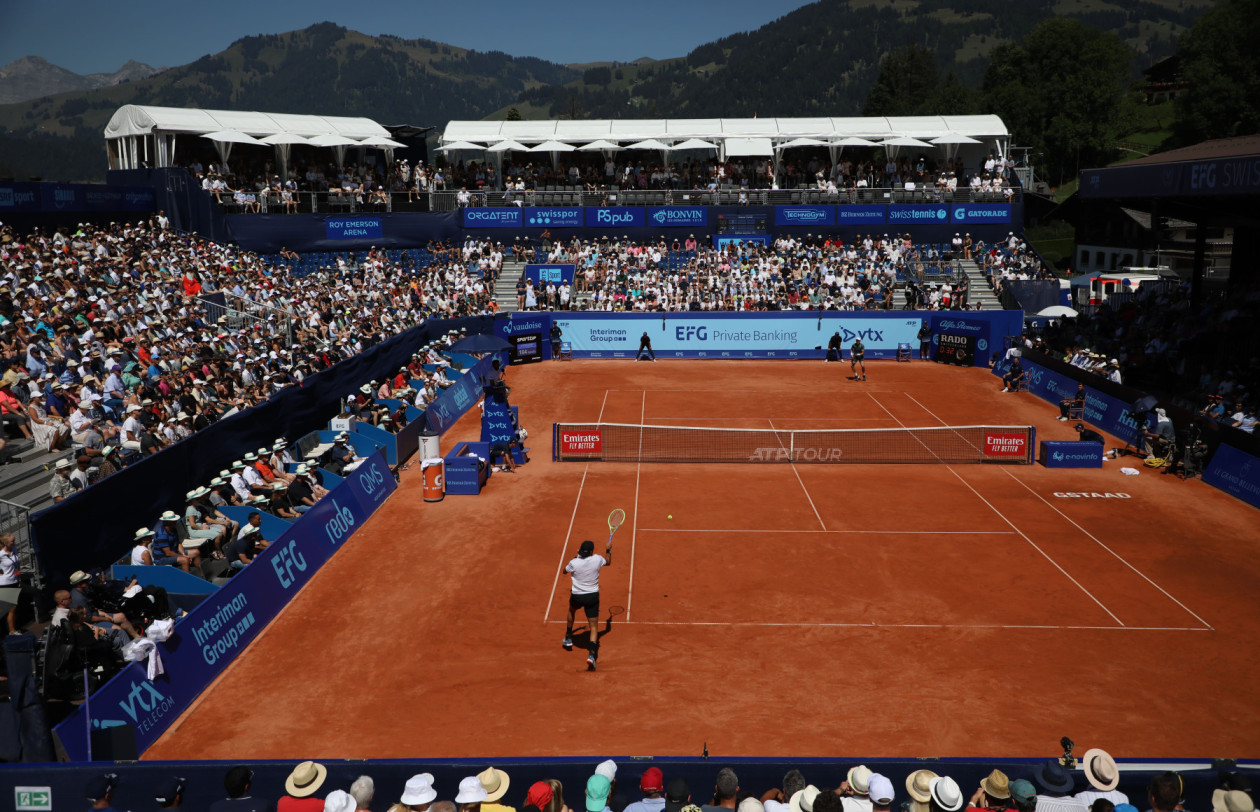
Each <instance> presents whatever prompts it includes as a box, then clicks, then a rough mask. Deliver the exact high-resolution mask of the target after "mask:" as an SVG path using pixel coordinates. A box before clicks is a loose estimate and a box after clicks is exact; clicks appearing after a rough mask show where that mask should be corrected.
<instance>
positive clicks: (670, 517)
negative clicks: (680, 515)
mask: <svg viewBox="0 0 1260 812" xmlns="http://www.w3.org/2000/svg"><path fill="white" fill-rule="evenodd" d="M665 518H666V519H672V518H674V514H672V513H671V514H669V515H668V516H666V517H665Z"/></svg>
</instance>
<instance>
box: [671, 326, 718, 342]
mask: <svg viewBox="0 0 1260 812" xmlns="http://www.w3.org/2000/svg"><path fill="white" fill-rule="evenodd" d="M693 336H694V337H695V339H696V340H697V341H708V340H709V329H708V328H707V327H705V326H703V325H700V326H698V327H697V326H695V325H688V326H685V327H684V326H678V327H675V328H674V338H676V339H677V340H679V341H690V340H691V338H692V337H693Z"/></svg>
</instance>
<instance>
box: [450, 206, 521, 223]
mask: <svg viewBox="0 0 1260 812" xmlns="http://www.w3.org/2000/svg"><path fill="white" fill-rule="evenodd" d="M463 211H464V228H520V227H521V223H522V221H523V220H522V217H521V210H520V209H518V208H516V207H515V206H508V207H506V208H502V209H464V210H463Z"/></svg>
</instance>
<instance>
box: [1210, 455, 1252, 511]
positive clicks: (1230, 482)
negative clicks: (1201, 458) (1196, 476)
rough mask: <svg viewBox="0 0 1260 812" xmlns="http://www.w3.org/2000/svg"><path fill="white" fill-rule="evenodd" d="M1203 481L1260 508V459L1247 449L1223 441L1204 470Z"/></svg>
mask: <svg viewBox="0 0 1260 812" xmlns="http://www.w3.org/2000/svg"><path fill="white" fill-rule="evenodd" d="M1203 481H1204V482H1206V483H1207V484H1209V485H1212V486H1213V487H1216V488H1220V489H1221V490H1223V491H1225V493H1228V494H1229V495H1231V496H1236V497H1238V498H1239V499H1241V500H1243V501H1244V502H1246V503H1247V504H1249V505H1251V506H1253V507H1258V508H1260V459H1257V458H1256V457H1254V456H1252V455H1251V454H1248V453H1247V452H1246V451H1240V450H1239V449H1237V448H1234V447H1233V446H1232V445H1227V444H1225V443H1221V445H1220V446H1218V447H1217V449H1216V453H1215V454H1213V455H1212V461H1211V462H1209V463H1208V466H1207V470H1205V471H1204V472H1203Z"/></svg>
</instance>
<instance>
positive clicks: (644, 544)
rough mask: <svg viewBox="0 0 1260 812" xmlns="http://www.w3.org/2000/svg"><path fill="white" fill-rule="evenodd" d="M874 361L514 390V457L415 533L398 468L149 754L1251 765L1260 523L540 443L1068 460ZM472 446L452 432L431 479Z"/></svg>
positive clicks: (982, 403) (1213, 495)
mask: <svg viewBox="0 0 1260 812" xmlns="http://www.w3.org/2000/svg"><path fill="white" fill-rule="evenodd" d="M868 366H869V370H868V372H869V380H868V381H866V382H865V383H859V382H855V381H852V380H848V379H846V378H845V376H846V375H847V374H848V366H847V365H841V364H822V363H816V362H815V363H810V362H797V363H784V362H774V361H766V362H758V361H691V362H686V361H667V362H661V363H656V364H651V363H641V364H636V363H633V362H624V361H617V362H611V361H575V362H572V363H551V364H543V365H537V366H532V367H523V368H513V369H512V370H510V371H509V376H508V381H509V384H510V385H511V387H512V396H511V397H512V403H513V404H514V405H518V406H519V407H520V415H521V421H522V423H523V424H524V425H525V426H526V427H527V428H529V429H530V434H531V436H530V445H531V446H532V449H533V450H532V462H530V463H529V464H528V465H526V466H524V467H523V468H521V469H519V470H518V472H517V473H515V474H496V475H495V476H494V477H493V478H492V480H491V482H490V484H489V486H488V487H487V489H486V490H485V491H483V493H482V494H481V496H479V497H471V496H449V497H447V498H446V499H445V501H443V502H440V503H428V504H427V503H424V502H423V501H422V499H421V495H420V493H421V482H420V472H419V470H418V466H412V467H411V468H410V469H408V470H406V471H404V473H403V477H402V485H401V487H400V489H399V491H398V492H397V493H396V494H395V495H394V496H393V497H391V499H390V501H389V502H388V504H386V505H385V506H384V507H383V508H382V509H381V510H380V511H379V512H378V513H377V514H376V515H375V516H374V517H373V518H372V519H371V520H370V521H369V522H368V523H367V524H366V525H365V526H364V527H363V529H361V530H360V531H359V532H358V533H357V534H356V535H355V536H354V537H353V538H352V539H351V541H350V542H349V543H347V544H346V545H345V547H344V548H343V549H342V550H341V551H340V552H339V553H338V554H337V556H336V557H334V558H333V559H332V561H330V562H329V563H328V564H327V565H326V566H325V567H324V568H323V569H322V570H321V571H320V572H319V573H318V574H317V575H316V576H315V578H314V579H313V580H312V581H311V583H310V584H308V585H307V587H306V588H305V589H304V590H303V591H302V592H301V593H300V594H299V595H298V596H297V598H296V599H295V600H294V601H293V602H292V603H291V604H290V605H289V606H288V607H287V608H286V609H285V610H284V612H283V613H282V614H281V615H280V617H279V618H278V619H277V620H276V621H275V622H274V623H273V624H272V625H271V626H270V627H269V628H267V629H266V630H265V631H264V632H263V634H262V635H261V636H260V637H259V638H258V639H257V640H256V641H255V642H254V643H253V644H252V645H251V646H250V647H249V648H248V649H247V650H246V651H245V652H244V653H243V654H242V655H241V656H239V657H238V658H237V660H236V662H235V663H234V664H233V665H232V666H231V667H229V669H228V670H227V671H226V673H225V674H224V675H223V676H222V677H221V678H220V679H219V680H218V681H217V682H216V683H215V684H214V685H213V686H212V687H211V688H210V689H209V690H208V691H207V692H206V693H205V694H204V695H203V696H202V697H201V699H200V700H199V702H198V703H196V704H195V705H194V706H193V707H192V708H191V709H190V710H189V711H188V712H187V713H185V714H184V715H183V717H181V718H180V719H179V720H178V722H176V724H175V725H173V726H172V728H171V730H170V731H169V732H168V733H167V734H166V735H165V736H164V737H163V738H162V739H161V740H160V741H159V742H158V743H157V744H156V745H154V746H153V747H152V748H150V750H149V751H148V752H147V753H146V758H150V759H194V758H195V759H206V758H209V759H229V758H231V759H261V758H297V757H302V758H355V757H358V758H412V757H472V756H478V757H482V758H486V757H491V756H512V755H522V756H523V755H529V756H541V755H561V754H565V755H573V754H596V753H620V754H653V755H688V756H696V755H699V754H700V751H701V748H702V746H703V744H704V743H705V742H707V743H708V746H709V750H710V752H711V753H712V754H714V755H715V756H776V757H782V758H791V757H794V756H825V755H839V754H868V755H872V756H901V757H912V756H993V755H997V754H1002V755H1004V756H1030V757H1031V756H1042V755H1044V754H1045V753H1046V751H1047V749H1048V748H1049V747H1051V746H1052V745H1053V743H1054V742H1056V741H1057V740H1058V738H1059V737H1060V736H1062V735H1064V734H1068V735H1071V736H1072V737H1073V738H1075V739H1076V740H1077V741H1081V742H1085V743H1086V744H1087V746H1099V747H1105V748H1107V749H1108V750H1110V751H1111V752H1113V753H1115V754H1116V755H1124V756H1146V757H1161V756H1167V757H1192V756H1197V757H1206V756H1214V755H1222V754H1227V755H1239V756H1241V755H1255V750H1256V737H1255V733H1254V731H1253V730H1252V726H1253V725H1252V722H1253V720H1254V718H1255V715H1256V711H1257V710H1258V709H1260V699H1257V696H1258V695H1257V693H1256V691H1255V690H1254V688H1253V687H1252V683H1253V682H1254V675H1255V674H1256V673H1257V669H1258V667H1260V656H1258V655H1257V652H1260V613H1257V611H1256V609H1255V606H1254V601H1255V585H1256V583H1258V582H1260V558H1258V557H1257V556H1256V554H1255V552H1256V544H1257V541H1258V540H1260V533H1258V532H1257V528H1258V527H1260V522H1258V521H1257V518H1258V517H1257V513H1256V511H1255V510H1254V509H1253V508H1251V507H1249V506H1247V505H1245V504H1243V503H1241V502H1238V501H1236V500H1235V499H1233V498H1231V497H1229V496H1227V495H1225V494H1223V493H1220V492H1218V491H1217V490H1215V489H1213V488H1211V487H1209V486H1207V485H1204V484H1203V483H1201V482H1198V481H1187V482H1183V481H1181V480H1180V479H1177V478H1174V477H1172V476H1161V475H1160V474H1158V473H1155V472H1150V471H1148V470H1146V469H1143V470H1142V473H1141V475H1140V476H1136V477H1128V476H1123V475H1122V474H1121V473H1120V471H1119V469H1120V467H1121V466H1122V465H1126V464H1129V465H1131V464H1133V463H1134V462H1136V460H1134V459H1133V458H1130V462H1128V463H1126V462H1124V461H1117V462H1113V461H1107V462H1106V463H1105V467H1104V468H1103V469H1101V470H1074V469H1046V468H1044V467H1042V466H1040V465H1033V466H1027V465H1018V466H1011V465H941V464H886V465H819V464H812V465H811V464H779V465H751V464H743V465H741V464H722V465H712V464H709V465H694V464H661V463H653V464H644V463H605V462H590V463H582V462H552V461H551V449H550V439H551V426H552V423H553V422H555V421H561V422H615V423H631V424H640V423H647V424H657V425H679V426H708V427H726V428H761V429H768V428H778V429H818V428H828V429H830V428H896V427H903V426H904V427H927V426H939V425H951V426H964V425H975V424H987V425H1036V427H1037V438H1038V440H1041V439H1075V432H1073V431H1072V430H1071V428H1070V424H1065V423H1060V422H1058V421H1056V420H1055V419H1054V417H1055V415H1056V414H1057V411H1056V410H1055V409H1054V408H1053V407H1051V406H1050V405H1048V404H1046V403H1044V402H1042V401H1040V400H1038V399H1036V398H1034V397H1032V396H1030V395H1027V394H1018V395H1015V394H1002V393H1000V392H999V391H998V390H999V389H1000V388H1001V384H1000V382H999V381H998V379H996V378H995V377H993V376H992V375H990V374H989V373H988V372H987V371H986V370H981V369H960V368H954V367H942V366H938V365H935V364H930V363H923V362H915V363H910V364H905V363H902V364H898V363H895V362H893V361H883V362H873V363H870V364H869V365H868ZM478 434H479V427H478V423H477V412H476V410H474V411H473V412H471V413H470V414H469V415H467V416H466V417H465V418H464V419H463V420H462V421H461V422H460V423H459V424H458V425H457V426H456V427H455V428H454V429H453V430H452V431H451V432H449V433H448V434H447V436H446V437H445V438H444V440H443V444H442V447H443V451H444V452H445V451H446V450H447V449H448V448H450V447H451V446H453V445H454V443H455V442H457V441H459V440H464V439H477V435H478ZM1139 467H1141V466H1140V464H1139ZM1069 493H1072V494H1080V493H1084V494H1096V495H1097V496H1096V497H1079V496H1078V497H1072V496H1067V495H1066V494H1069ZM1056 494H1060V495H1058V496H1056ZM1106 494H1111V495H1112V496H1111V497H1106V496H1105V495H1106ZM616 507H621V508H624V509H625V511H626V513H627V514H628V517H627V519H626V522H625V525H624V526H623V527H622V528H621V529H620V530H619V531H618V533H617V536H616V543H615V548H614V558H613V563H612V566H611V568H609V569H606V570H604V572H603V575H602V578H601V594H602V604H603V614H602V615H601V622H606V621H607V620H608V618H609V610H610V608H613V607H617V608H619V609H620V608H624V611H623V612H620V613H618V614H617V615H616V616H615V617H614V618H613V620H612V622H611V627H610V629H609V630H608V631H607V632H606V633H605V636H603V637H602V638H601V651H600V659H599V671H598V672H596V673H587V671H586V667H585V660H586V651H585V649H584V642H585V639H586V636H585V634H583V633H581V631H579V633H578V635H577V643H578V644H577V646H576V647H575V649H574V651H572V652H566V651H564V650H563V649H562V648H561V646H560V640H561V638H562V637H563V636H564V614H565V609H566V605H567V595H568V589H569V584H568V580H569V579H568V577H567V576H564V575H562V573H561V572H560V570H561V568H562V566H563V564H564V563H565V562H566V561H567V560H568V559H569V558H571V557H572V556H573V554H574V553H575V551H576V549H577V547H578V545H579V544H580V542H581V541H582V540H583V539H586V538H591V539H594V540H595V541H596V546H597V548H598V549H602V545H603V540H604V539H605V538H606V536H607V532H608V531H607V527H606V524H605V521H606V517H607V515H608V513H609V511H610V510H611V509H613V508H616ZM671 515H672V517H673V518H672V519H670V518H667V517H669V516H671ZM578 628H579V630H581V629H583V628H584V627H583V626H582V624H581V623H579V626H578Z"/></svg>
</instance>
